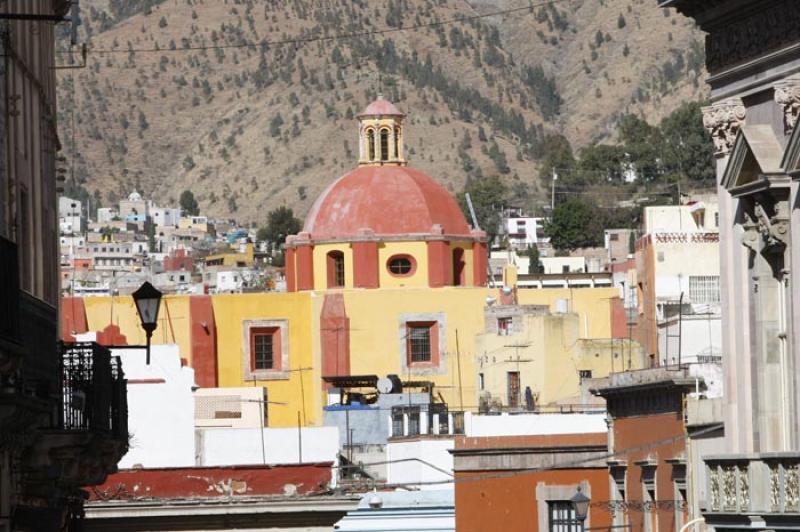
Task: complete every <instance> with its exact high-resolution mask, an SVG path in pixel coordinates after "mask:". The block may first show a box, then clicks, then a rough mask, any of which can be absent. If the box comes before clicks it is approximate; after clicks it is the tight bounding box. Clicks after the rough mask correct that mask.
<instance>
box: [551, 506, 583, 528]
mask: <svg viewBox="0 0 800 532" xmlns="http://www.w3.org/2000/svg"><path fill="white" fill-rule="evenodd" d="M547 511H548V514H549V530H550V532H580V531H581V530H582V528H583V527H582V526H581V522H580V521H578V518H577V516H576V515H575V507H574V506H573V505H572V501H547Z"/></svg>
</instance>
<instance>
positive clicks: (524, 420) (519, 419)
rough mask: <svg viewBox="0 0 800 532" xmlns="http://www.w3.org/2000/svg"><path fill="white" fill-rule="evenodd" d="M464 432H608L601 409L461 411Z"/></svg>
mask: <svg viewBox="0 0 800 532" xmlns="http://www.w3.org/2000/svg"><path fill="white" fill-rule="evenodd" d="M464 428H465V432H466V435H467V436H529V435H539V434H581V433H585V432H608V427H607V426H606V416H605V412H600V413H597V414H516V415H509V414H501V415H499V416H487V415H473V414H471V413H469V412H468V413H466V414H465V415H464Z"/></svg>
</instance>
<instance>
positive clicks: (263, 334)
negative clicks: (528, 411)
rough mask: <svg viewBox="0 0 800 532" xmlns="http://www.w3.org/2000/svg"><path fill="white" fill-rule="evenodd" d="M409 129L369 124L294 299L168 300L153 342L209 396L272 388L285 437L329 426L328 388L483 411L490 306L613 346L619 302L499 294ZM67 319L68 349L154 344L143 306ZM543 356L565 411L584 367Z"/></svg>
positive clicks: (308, 231) (299, 243) (90, 308)
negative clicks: (391, 385) (371, 388)
mask: <svg viewBox="0 0 800 532" xmlns="http://www.w3.org/2000/svg"><path fill="white" fill-rule="evenodd" d="M403 118H404V115H403V114H402V113H400V112H399V111H398V110H397V109H396V108H395V106H394V105H392V104H391V103H389V102H387V101H385V100H378V101H376V102H373V104H371V105H370V106H369V107H368V108H367V109H366V110H365V111H364V112H363V113H362V114H361V115H359V147H360V149H359V164H358V167H357V168H356V169H354V170H353V171H352V172H350V173H348V174H346V175H345V176H343V177H341V178H339V179H338V180H336V181H334V182H333V183H332V184H331V185H330V186H329V187H328V188H327V189H326V190H325V191H324V192H323V193H322V194H321V195H320V197H319V198H318V200H317V202H316V203H315V205H314V206H313V207H312V209H311V211H310V212H309V214H308V216H307V218H306V221H305V225H304V227H303V230H302V231H301V232H300V233H298V234H297V235H293V236H290V237H289V238H288V239H287V244H286V279H287V292H285V293H276V292H267V293H248V294H215V295H168V296H165V297H164V298H163V299H162V307H161V311H160V315H159V326H158V329H157V331H156V333H155V335H154V337H153V342H154V343H155V344H159V343H175V344H178V345H179V347H180V351H181V355H182V357H183V358H184V359H185V362H186V364H188V365H190V366H191V367H192V368H194V370H195V378H196V381H197V384H198V386H201V387H241V386H263V387H265V388H266V389H267V393H268V401H269V403H268V410H269V416H268V417H269V424H270V425H271V426H276V427H286V426H294V425H295V424H296V423H297V419H298V415H299V417H300V418H301V419H302V420H304V422H305V423H306V424H308V425H317V424H321V423H322V413H323V407H324V406H325V405H326V404H327V401H328V389H327V388H326V387H327V386H328V385H326V384H325V382H324V378H325V377H344V376H360V375H376V376H378V377H384V376H387V375H392V374H394V375H397V376H399V377H400V378H401V379H402V380H414V381H429V382H432V383H433V384H434V391H435V393H436V395H437V397H438V395H439V394H441V397H442V398H443V399H444V400H445V401H446V402H447V404H448V407H449V408H450V409H451V410H459V409H465V410H476V409H477V407H478V404H479V399H480V397H481V394H482V393H483V392H485V389H482V388H485V386H486V376H485V375H484V376H483V381H481V380H480V378H481V373H485V372H482V371H481V360H483V358H482V357H483V353H482V352H481V350H482V349H483V347H482V346H483V345H485V344H486V341H487V340H486V335H487V334H488V333H487V317H486V316H487V308H488V307H491V306H492V305H500V304H505V305H508V304H511V305H542V306H544V307H546V308H548V309H551V310H552V311H553V312H554V311H555V309H556V306H557V305H558V304H559V301H560V300H563V299H568V300H569V301H570V304H569V311H570V314H571V315H573V316H574V321H575V323H577V324H578V326H577V327H575V328H574V330H573V332H574V334H575V335H576V337H578V338H586V339H589V338H591V339H609V338H611V337H612V315H613V313H612V300H613V299H614V298H616V297H617V296H618V294H617V291H616V290H615V289H612V288H582V289H575V290H562V289H517V287H516V286H513V285H511V286H506V287H499V286H488V285H489V283H488V280H487V272H488V268H487V252H486V244H487V243H486V235H485V233H484V232H483V231H480V230H476V229H473V228H471V227H470V226H469V225H468V224H467V222H466V219H465V218H464V215H463V214H462V212H461V210H460V208H459V206H458V204H457V203H456V201H455V200H454V198H453V197H452V196H451V195H450V194H449V193H448V192H447V191H446V190H445V189H444V187H442V186H441V185H440V184H438V183H437V182H436V181H435V180H434V179H432V178H430V177H429V176H427V175H425V174H424V173H422V172H420V171H418V170H414V169H412V168H410V167H408V165H407V164H406V161H405V158H404V152H403V148H402V140H403V133H404V128H405V124H404V122H403ZM62 315H63V317H64V319H63V328H62V335H63V336H64V337H69V335H71V334H75V333H76V332H83V331H87V330H88V331H103V330H106V329H107V328H108V326H109V325H114V326H117V327H119V333H120V334H121V335H122V336H124V341H125V342H127V343H129V344H142V343H144V340H145V338H144V333H143V331H142V330H141V328H140V327H139V325H138V318H137V315H136V311H135V309H134V307H133V304H132V301H130V298H126V297H114V298H109V297H92V298H83V299H79V298H65V299H64V301H63V302H62ZM118 341H120V340H118ZM542 345H545V344H542ZM540 351H541V353H540V354H538V355H537V356H538V357H541V358H542V359H543V360H544V359H547V360H548V363H547V364H546V372H547V375H546V378H544V380H542V381H541V382H542V386H544V385H545V384H544V383H545V382H546V381H550V380H558V381H559V382H561V381H563V380H564V378H565V377H566V376H567V375H570V376H571V375H573V374H574V375H575V378H574V379H572V377H570V378H568V379H567V380H568V382H569V385H567V386H565V387H564V389H563V390H561V391H559V392H558V393H555V392H551V391H549V389H548V390H547V391H546V393H545V390H544V388H543V389H542V390H533V391H534V392H537V391H538V393H540V397H545V396H547V397H548V398H550V399H551V400H552V401H557V400H559V399H562V398H564V397H569V396H572V395H574V394H575V393H577V389H576V388H577V384H576V383H577V379H578V373H577V372H578V371H579V370H580V369H582V368H581V367H580V365H578V366H576V365H575V362H574V360H573V359H570V358H569V357H570V356H572V355H571V354H570V353H568V354H566V355H565V351H564V350H558V351H556V350H547V349H542V350H540ZM589 362H591V364H592V367H591V368H588V367H587V368H583V369H591V370H592V371H593V376H602V375H604V374H607V373H608V371H609V369H610V364H607V365H606V366H604V365H603V362H602V361H601V360H599V359H597V360H594V359H592V360H588V361H587V364H588V363H589ZM153 363H154V364H157V363H158V360H157V359H154V361H153ZM501 380H502V379H501V378H499V377H498V382H500V381H501ZM529 385H532V386H537V384H535V379H531V384H529ZM498 386H500V385H498ZM562 392H563V393H562ZM498 393H499V392H498ZM562 396H563V397H562Z"/></svg>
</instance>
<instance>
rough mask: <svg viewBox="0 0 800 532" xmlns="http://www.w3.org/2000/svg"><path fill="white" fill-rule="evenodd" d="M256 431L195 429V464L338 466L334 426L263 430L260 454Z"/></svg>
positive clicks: (337, 433)
mask: <svg viewBox="0 0 800 532" xmlns="http://www.w3.org/2000/svg"><path fill="white" fill-rule="evenodd" d="M260 432H261V431H260V429H219V428H212V429H197V431H196V434H197V460H196V464H195V465H198V466H226V465H236V464H296V463H299V462H334V463H338V453H339V429H337V428H336V427H306V428H303V429H301V430H298V429H296V428H294V429H289V428H285V429H264V430H263V446H264V447H263V453H262V434H260ZM301 432H302V447H301V442H300V438H299V433H301ZM301 449H302V457H301V453H300V450H301ZM301 458H302V460H301Z"/></svg>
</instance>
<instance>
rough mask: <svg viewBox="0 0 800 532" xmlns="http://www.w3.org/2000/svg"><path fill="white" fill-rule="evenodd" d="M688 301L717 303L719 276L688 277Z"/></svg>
mask: <svg viewBox="0 0 800 532" xmlns="http://www.w3.org/2000/svg"><path fill="white" fill-rule="evenodd" d="M689 299H690V300H691V302H692V303H719V275H690V276H689Z"/></svg>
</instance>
